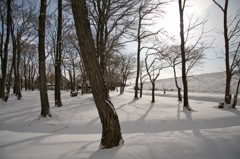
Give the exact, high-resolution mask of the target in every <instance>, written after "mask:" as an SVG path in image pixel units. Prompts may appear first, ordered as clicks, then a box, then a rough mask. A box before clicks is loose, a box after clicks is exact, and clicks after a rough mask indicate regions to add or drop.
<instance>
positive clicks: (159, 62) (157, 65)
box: [145, 49, 169, 103]
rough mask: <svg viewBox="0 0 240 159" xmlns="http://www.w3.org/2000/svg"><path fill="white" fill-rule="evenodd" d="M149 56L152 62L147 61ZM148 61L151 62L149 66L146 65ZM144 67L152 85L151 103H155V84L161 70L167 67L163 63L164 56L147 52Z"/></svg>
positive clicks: (159, 53)
mask: <svg viewBox="0 0 240 159" xmlns="http://www.w3.org/2000/svg"><path fill="white" fill-rule="evenodd" d="M154 50H155V49H154ZM148 51H149V50H148ZM155 51H157V50H155ZM151 56H152V57H153V60H148V58H149V57H151ZM149 61H151V62H150V65H148V62H149ZM145 65H146V71H147V73H148V76H149V79H150V82H151V84H152V101H151V102H152V103H155V82H156V80H157V78H158V77H159V75H160V72H161V70H162V69H164V68H167V67H169V66H168V65H167V63H166V62H165V56H163V55H162V54H161V52H156V53H148V52H147V54H146V58H145ZM155 71H156V72H155Z"/></svg>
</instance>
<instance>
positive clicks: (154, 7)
mask: <svg viewBox="0 0 240 159" xmlns="http://www.w3.org/2000/svg"><path fill="white" fill-rule="evenodd" d="M162 4H164V3H163V2H160V1H153V0H140V1H139V4H138V5H137V6H138V8H137V14H138V15H137V20H138V22H137V34H136V35H133V37H134V40H136V41H137V72H136V80H135V93H134V99H138V88H139V86H138V84H139V74H140V59H141V57H140V55H141V51H142V50H143V49H144V48H145V46H142V42H143V41H144V40H146V39H149V37H151V36H154V35H157V34H158V33H159V32H160V31H161V30H162V29H159V30H157V31H155V32H153V31H150V30H147V29H146V28H145V29H144V27H146V26H153V25H155V21H157V20H155V19H156V18H159V14H161V11H160V10H159V6H160V5H162Z"/></svg>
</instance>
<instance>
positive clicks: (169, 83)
mask: <svg viewBox="0 0 240 159" xmlns="http://www.w3.org/2000/svg"><path fill="white" fill-rule="evenodd" d="M225 77H226V76H225V72H217V73H208V74H200V75H194V76H190V77H188V88H189V91H190V92H206V93H224V90H225ZM178 83H179V85H180V84H182V78H181V77H179V78H178ZM236 87H237V80H236V77H235V78H233V81H232V87H231V89H232V93H233V94H234V93H235V91H236ZM151 88H152V87H151V83H150V82H146V83H145V84H144V89H151ZM156 89H158V90H163V89H167V90H174V91H176V86H175V82H174V78H169V79H162V80H157V81H156Z"/></svg>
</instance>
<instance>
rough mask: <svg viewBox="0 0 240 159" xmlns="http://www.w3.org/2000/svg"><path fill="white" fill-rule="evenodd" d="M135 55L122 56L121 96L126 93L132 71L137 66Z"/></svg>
mask: <svg viewBox="0 0 240 159" xmlns="http://www.w3.org/2000/svg"><path fill="white" fill-rule="evenodd" d="M135 61H136V60H135V55H133V54H129V55H122V59H121V65H120V76H121V77H120V79H121V87H120V94H123V93H124V89H125V86H126V83H127V79H128V77H129V75H131V74H132V69H133V67H134V66H135V63H136V62H135Z"/></svg>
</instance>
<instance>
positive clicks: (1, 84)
mask: <svg viewBox="0 0 240 159" xmlns="http://www.w3.org/2000/svg"><path fill="white" fill-rule="evenodd" d="M11 8H12V0H7V32H6V39H5V43H4V50H3V54H4V55H3V56H2V54H1V60H2V61H1V64H2V66H1V68H2V77H1V80H0V98H1V99H2V100H4V101H6V102H7V99H8V97H7V98H6V97H5V88H6V78H7V62H8V44H9V40H10V31H11V19H12V9H11Z"/></svg>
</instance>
